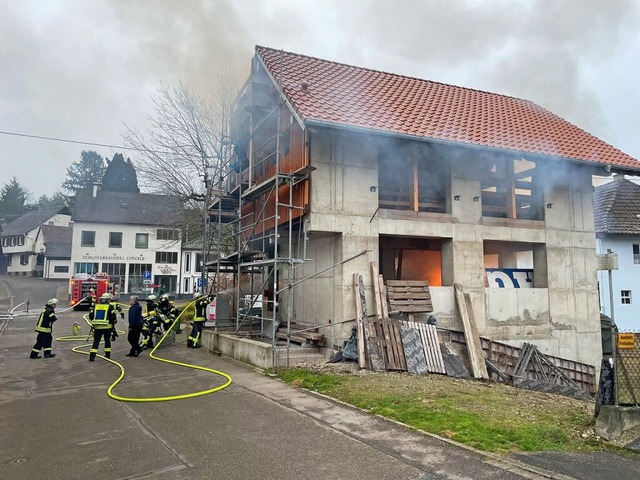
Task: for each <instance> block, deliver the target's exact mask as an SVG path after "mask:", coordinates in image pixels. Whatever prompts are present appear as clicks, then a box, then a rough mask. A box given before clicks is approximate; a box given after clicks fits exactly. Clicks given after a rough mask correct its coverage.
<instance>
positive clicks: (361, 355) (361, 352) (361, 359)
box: [353, 273, 367, 368]
mask: <svg viewBox="0 0 640 480" xmlns="http://www.w3.org/2000/svg"><path fill="white" fill-rule="evenodd" d="M359 277H360V275H358V274H357V273H354V274H353V296H354V298H355V301H356V328H357V334H358V337H357V338H358V367H359V368H366V366H367V358H366V354H365V345H364V342H365V338H364V323H363V321H362V301H361V299H360V291H359V281H358V279H359Z"/></svg>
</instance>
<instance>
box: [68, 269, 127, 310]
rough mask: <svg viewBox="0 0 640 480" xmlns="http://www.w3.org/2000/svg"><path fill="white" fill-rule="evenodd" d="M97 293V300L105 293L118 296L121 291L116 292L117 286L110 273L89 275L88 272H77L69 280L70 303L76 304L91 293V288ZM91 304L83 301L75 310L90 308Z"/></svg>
mask: <svg viewBox="0 0 640 480" xmlns="http://www.w3.org/2000/svg"><path fill="white" fill-rule="evenodd" d="M92 288H93V291H94V292H95V294H96V300H97V299H99V298H100V296H101V295H102V294H103V293H106V292H108V293H111V294H113V295H114V296H118V295H117V294H118V293H119V292H116V288H115V286H114V284H113V283H111V282H110V280H109V275H107V274H106V273H96V274H95V275H88V274H86V273H76V274H75V275H74V276H73V277H71V280H70V282H69V304H70V305H75V304H76V303H78V302H79V301H80V300H82V299H83V298H84V297H86V296H87V295H89V293H90V291H91V289H92ZM88 307H89V304H88V303H86V302H83V303H81V304H80V305H78V306H77V307H74V310H76V309H78V308H88Z"/></svg>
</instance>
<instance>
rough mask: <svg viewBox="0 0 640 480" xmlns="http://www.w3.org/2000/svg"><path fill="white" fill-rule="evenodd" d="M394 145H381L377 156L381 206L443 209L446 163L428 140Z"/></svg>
mask: <svg viewBox="0 0 640 480" xmlns="http://www.w3.org/2000/svg"><path fill="white" fill-rule="evenodd" d="M395 145H396V146H394V144H391V145H389V146H388V147H387V148H383V149H381V151H382V152H383V153H381V154H380V156H379V159H378V203H379V205H380V208H386V209H395V210H412V211H414V212H435V213H444V212H445V211H446V192H447V187H448V185H449V182H450V169H449V163H448V162H445V161H444V159H443V157H442V155H439V154H438V153H437V151H436V150H435V149H432V148H430V147H429V146H428V145H427V144H417V143H411V142H405V143H401V144H395Z"/></svg>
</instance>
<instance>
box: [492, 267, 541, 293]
mask: <svg viewBox="0 0 640 480" xmlns="http://www.w3.org/2000/svg"><path fill="white" fill-rule="evenodd" d="M485 270H486V275H487V285H488V287H489V288H533V270H532V269H528V268H487V269H485Z"/></svg>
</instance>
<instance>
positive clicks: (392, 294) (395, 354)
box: [353, 262, 446, 374]
mask: <svg viewBox="0 0 640 480" xmlns="http://www.w3.org/2000/svg"><path fill="white" fill-rule="evenodd" d="M371 278H372V280H373V282H372V286H373V297H374V305H373V306H372V307H373V308H372V310H373V314H372V315H368V313H367V312H368V310H367V304H366V299H365V291H364V282H363V278H362V275H360V274H358V273H355V274H354V275H353V286H354V290H355V301H356V325H357V332H358V365H359V366H360V367H361V368H370V369H372V370H374V371H383V370H399V371H408V372H410V373H428V372H432V373H443V374H444V373H446V370H445V367H444V360H443V358H442V353H441V349H440V344H439V341H438V333H437V330H436V327H435V326H434V325H426V324H422V323H417V322H413V321H410V322H404V321H400V320H398V319H396V318H390V317H389V306H390V307H391V308H392V309H395V310H394V311H395V312H398V313H402V312H407V313H410V314H411V317H410V318H413V313H416V312H422V311H433V307H432V306H431V297H430V294H429V286H428V284H427V283H426V282H416V281H409V282H403V281H387V284H386V285H385V283H384V281H383V278H382V275H379V273H378V267H377V265H376V263H375V262H371ZM387 297H388V298H389V306H388V304H387ZM392 300H393V302H392ZM402 309H407V310H402Z"/></svg>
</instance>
